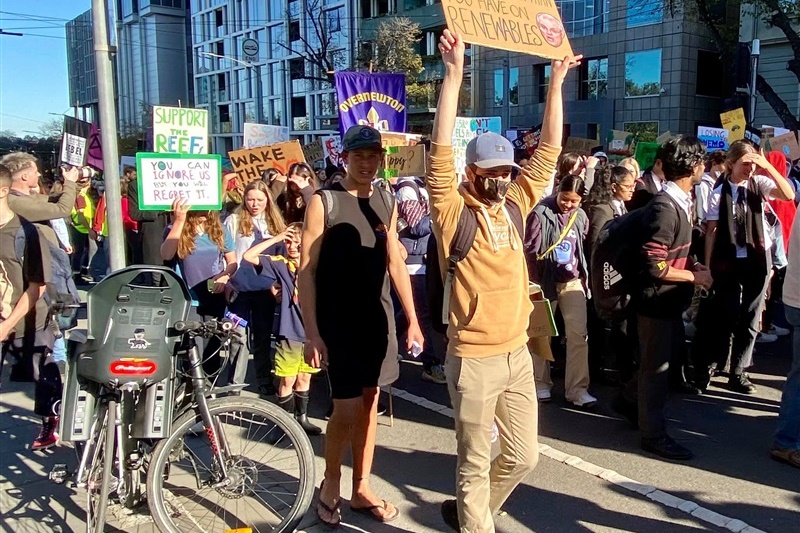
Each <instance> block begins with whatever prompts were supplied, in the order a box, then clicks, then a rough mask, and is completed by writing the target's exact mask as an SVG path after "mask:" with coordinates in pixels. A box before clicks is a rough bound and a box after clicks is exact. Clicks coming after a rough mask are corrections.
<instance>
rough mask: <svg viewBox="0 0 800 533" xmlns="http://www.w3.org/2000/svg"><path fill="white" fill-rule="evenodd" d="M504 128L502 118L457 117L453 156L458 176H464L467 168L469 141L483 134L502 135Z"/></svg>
mask: <svg viewBox="0 0 800 533" xmlns="http://www.w3.org/2000/svg"><path fill="white" fill-rule="evenodd" d="M502 128H503V126H502V121H501V120H500V117H480V118H471V117H457V118H456V127H455V129H454V130H453V155H454V156H455V163H456V174H457V175H459V176H462V175H463V174H464V168H465V167H466V166H467V145H468V144H469V141H470V140H472V139H474V138H475V137H477V136H478V135H480V134H481V133H487V132H492V133H497V134H498V135H502V134H503V132H502V131H501V130H502Z"/></svg>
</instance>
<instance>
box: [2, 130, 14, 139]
mask: <svg viewBox="0 0 800 533" xmlns="http://www.w3.org/2000/svg"><path fill="white" fill-rule="evenodd" d="M16 136H17V133H16V132H15V131H14V130H3V131H0V137H2V138H6V139H13V138H16Z"/></svg>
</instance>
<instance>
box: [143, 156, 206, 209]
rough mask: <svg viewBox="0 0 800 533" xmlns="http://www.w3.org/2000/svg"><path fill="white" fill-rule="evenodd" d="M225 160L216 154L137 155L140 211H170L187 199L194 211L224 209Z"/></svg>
mask: <svg viewBox="0 0 800 533" xmlns="http://www.w3.org/2000/svg"><path fill="white" fill-rule="evenodd" d="M221 170H222V158H221V156H219V155H216V154H212V155H206V154H196V155H195V154H149V153H143V152H140V153H138V154H136V173H137V176H138V186H139V209H141V210H149V211H156V210H157V211H165V210H169V209H170V208H171V206H172V203H173V202H174V201H175V200H178V199H182V200H186V201H187V202H188V203H189V205H190V206H191V208H192V209H194V210H219V209H221V208H222V174H221Z"/></svg>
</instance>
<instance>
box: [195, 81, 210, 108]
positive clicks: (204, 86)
mask: <svg viewBox="0 0 800 533" xmlns="http://www.w3.org/2000/svg"><path fill="white" fill-rule="evenodd" d="M196 95H197V103H198V104H207V103H208V76H203V77H201V78H197V90H196Z"/></svg>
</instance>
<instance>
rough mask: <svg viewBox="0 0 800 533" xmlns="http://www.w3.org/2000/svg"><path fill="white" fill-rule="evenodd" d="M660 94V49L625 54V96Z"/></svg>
mask: <svg viewBox="0 0 800 533" xmlns="http://www.w3.org/2000/svg"><path fill="white" fill-rule="evenodd" d="M660 93H661V49H660V48H659V49H656V50H644V51H642V52H629V53H627V54H625V96H626V97H628V96H652V95H657V94H660Z"/></svg>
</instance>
